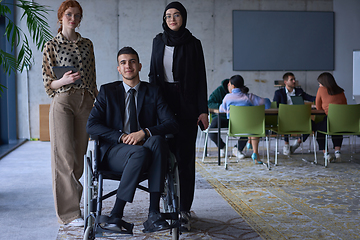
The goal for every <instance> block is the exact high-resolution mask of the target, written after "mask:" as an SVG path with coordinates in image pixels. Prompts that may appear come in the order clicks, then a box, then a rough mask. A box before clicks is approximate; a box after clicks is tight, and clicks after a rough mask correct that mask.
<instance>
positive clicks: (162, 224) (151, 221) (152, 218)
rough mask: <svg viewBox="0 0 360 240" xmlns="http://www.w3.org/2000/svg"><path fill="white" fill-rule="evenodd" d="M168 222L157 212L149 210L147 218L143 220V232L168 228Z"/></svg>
mask: <svg viewBox="0 0 360 240" xmlns="http://www.w3.org/2000/svg"><path fill="white" fill-rule="evenodd" d="M169 228H170V225H169V223H168V222H167V221H166V220H165V219H164V217H163V216H161V213H159V212H150V213H149V216H148V219H147V220H146V222H144V229H143V232H144V233H149V232H156V231H161V230H166V229H169Z"/></svg>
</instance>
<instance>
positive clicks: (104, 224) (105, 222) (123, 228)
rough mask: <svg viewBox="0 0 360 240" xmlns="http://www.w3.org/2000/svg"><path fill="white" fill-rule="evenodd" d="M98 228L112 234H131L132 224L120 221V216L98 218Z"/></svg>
mask: <svg viewBox="0 0 360 240" xmlns="http://www.w3.org/2000/svg"><path fill="white" fill-rule="evenodd" d="M95 222H96V223H97V224H99V225H98V226H99V227H100V228H102V229H104V230H107V231H111V232H114V233H122V234H133V228H134V224H132V223H128V222H125V221H124V220H122V216H116V215H110V216H104V215H101V216H99V217H98V218H97V219H96V221H95Z"/></svg>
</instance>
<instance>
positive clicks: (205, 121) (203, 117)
mask: <svg viewBox="0 0 360 240" xmlns="http://www.w3.org/2000/svg"><path fill="white" fill-rule="evenodd" d="M200 121H201V122H202V123H203V125H204V129H207V128H208V127H209V118H208V115H207V114H206V113H202V114H200V116H199V117H198V121H197V123H198V125H199V122H200Z"/></svg>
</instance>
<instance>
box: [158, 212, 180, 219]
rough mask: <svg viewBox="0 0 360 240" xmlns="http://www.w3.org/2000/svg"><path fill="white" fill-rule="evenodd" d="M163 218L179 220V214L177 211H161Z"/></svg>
mask: <svg viewBox="0 0 360 240" xmlns="http://www.w3.org/2000/svg"><path fill="white" fill-rule="evenodd" d="M161 215H162V216H163V218H165V219H166V220H179V214H178V213H175V212H174V213H161Z"/></svg>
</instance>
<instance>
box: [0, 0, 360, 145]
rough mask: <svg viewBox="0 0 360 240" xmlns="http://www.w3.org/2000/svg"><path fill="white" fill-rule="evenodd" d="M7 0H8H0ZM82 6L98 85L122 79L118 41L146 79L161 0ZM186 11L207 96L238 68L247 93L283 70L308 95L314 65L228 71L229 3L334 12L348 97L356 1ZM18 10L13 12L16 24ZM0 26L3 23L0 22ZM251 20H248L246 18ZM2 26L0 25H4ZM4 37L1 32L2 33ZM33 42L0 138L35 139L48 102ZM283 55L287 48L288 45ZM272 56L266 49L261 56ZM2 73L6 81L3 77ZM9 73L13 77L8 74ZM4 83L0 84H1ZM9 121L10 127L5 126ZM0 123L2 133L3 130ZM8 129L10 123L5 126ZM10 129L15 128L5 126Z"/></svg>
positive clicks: (205, 4) (53, 20)
mask: <svg viewBox="0 0 360 240" xmlns="http://www.w3.org/2000/svg"><path fill="white" fill-rule="evenodd" d="M4 1H7V2H12V1H9V0H4ZM78 1H79V3H80V4H81V6H82V7H83V19H82V21H81V24H80V27H79V29H78V30H77V31H78V32H80V34H81V35H82V36H83V37H86V38H89V39H91V40H92V42H93V43H94V48H95V62H96V71H97V85H98V89H99V88H100V85H102V84H104V83H108V82H112V81H115V80H119V79H121V77H120V76H119V74H118V72H117V69H116V67H117V60H116V55H117V52H118V50H119V49H120V48H122V47H123V46H132V47H133V48H134V49H135V50H136V51H137V52H138V53H139V55H140V61H141V63H142V65H143V68H142V71H141V72H140V76H141V79H142V80H144V81H148V73H149V65H150V55H151V49H152V40H153V38H154V37H155V35H156V34H158V33H160V32H162V31H163V29H162V26H161V24H162V15H163V11H164V8H165V6H166V5H167V4H168V3H169V2H171V1H167V0H101V1H100V0H78ZM36 2H37V3H39V4H43V5H47V6H49V8H50V9H52V10H53V11H51V12H49V14H48V15H47V18H48V22H49V25H50V27H51V31H52V33H53V35H54V36H55V35H56V33H57V29H58V27H59V25H58V23H57V9H58V7H59V5H60V3H61V2H62V1H61V0H36ZM180 2H181V3H182V4H183V5H184V6H185V8H186V9H187V11H188V20H187V28H188V29H189V30H190V31H191V32H192V34H193V35H194V36H196V37H197V38H198V39H200V40H201V42H202V45H203V50H204V56H205V63H206V71H207V83H208V95H210V94H211V92H212V91H213V90H214V89H215V88H217V87H218V86H219V85H220V83H221V81H222V80H223V79H225V78H230V77H231V76H232V75H235V74H240V75H242V76H243V77H244V79H245V84H246V86H248V87H249V89H250V92H252V93H255V94H257V95H259V96H262V97H267V98H270V100H272V98H273V94H274V91H275V90H276V89H277V88H276V87H274V80H281V79H282V75H283V74H284V73H285V71H292V72H294V74H295V76H296V79H297V80H299V83H300V84H301V87H302V88H303V89H304V90H305V91H306V92H308V93H309V94H312V95H315V94H316V92H317V89H318V83H317V80H316V79H317V76H318V75H319V74H320V73H321V72H323V71H322V70H318V71H306V70H304V71H295V70H294V69H284V71H234V70H233V35H232V30H233V26H232V16H233V14H232V12H233V10H258V11H259V10H261V11H269V10H272V11H274V10H275V11H333V12H334V20H335V21H334V70H333V71H331V72H332V73H333V75H334V77H335V79H336V81H337V82H338V84H339V85H340V86H341V87H342V88H344V89H345V94H346V97H347V99H348V103H349V104H354V103H356V102H355V100H354V99H353V90H354V89H353V50H355V49H360V14H359V12H360V1H359V0H181V1H180ZM21 14H22V12H19V11H18V12H15V15H14V19H15V20H16V21H17V24H18V25H19V26H20V27H21V28H22V29H26V26H25V22H24V21H22V22H20V20H19V19H20V16H21ZM1 24H3V26H4V23H1ZM249 24H251V23H249ZM3 26H2V27H3ZM1 42H2V44H5V43H4V37H2V39H1ZM32 46H33V55H34V61H33V64H32V65H31V66H29V69H28V70H24V71H23V72H22V73H17V74H16V75H14V74H13V75H12V76H10V77H8V76H5V75H1V78H2V79H3V80H2V82H5V81H8V83H7V84H9V85H6V86H7V87H8V89H7V90H6V91H7V93H6V94H3V98H2V99H0V102H1V119H0V124H1V125H2V126H1V129H2V131H1V140H2V143H3V144H4V143H6V142H7V141H8V142H9V141H10V142H11V140H13V139H14V138H16V139H30V138H39V105H40V104H49V103H50V102H51V99H50V98H49V97H48V96H47V95H46V93H45V90H44V87H43V83H42V71H41V64H42V52H41V51H38V50H36V48H35V46H34V45H32ZM287 54H289V55H291V54H292V53H291V52H288V53H287ZM263 57H264V58H268V59H269V61H271V56H263ZM6 79H7V80H6ZM12 79H13V80H12ZM3 85H4V84H3ZM9 126H10V127H9ZM4 129H7V132H6V133H4V131H5V130H4ZM9 129H10V130H9ZM11 129H14V130H11Z"/></svg>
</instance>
